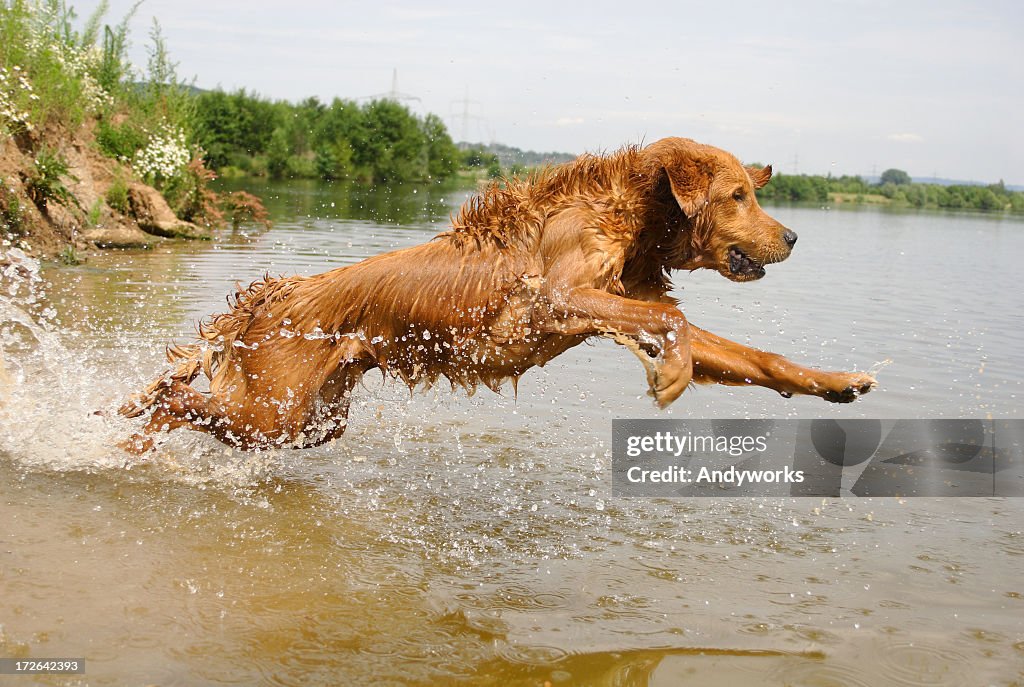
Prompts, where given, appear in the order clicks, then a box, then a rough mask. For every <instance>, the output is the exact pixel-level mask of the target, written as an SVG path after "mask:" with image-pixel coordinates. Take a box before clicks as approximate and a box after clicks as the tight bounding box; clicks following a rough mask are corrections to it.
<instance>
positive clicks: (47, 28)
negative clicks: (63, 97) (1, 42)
mask: <svg viewBox="0 0 1024 687" xmlns="http://www.w3.org/2000/svg"><path fill="white" fill-rule="evenodd" d="M57 10H58V5H56V4H53V3H50V4H44V3H41V2H38V3H36V4H35V6H34V7H33V8H32V17H33V21H31V22H29V25H28V35H27V36H26V38H25V45H26V47H27V48H28V50H29V53H30V54H32V55H35V56H39V55H41V54H42V53H44V52H49V54H50V55H52V56H53V59H54V60H56V62H57V64H58V65H60V68H61V71H62V72H64V73H65V74H68V75H70V76H73V77H74V78H75V79H77V80H78V82H79V84H80V86H81V96H82V100H83V104H84V105H85V109H86V110H87V111H88V112H91V113H93V114H98V113H99V112H101V111H102V110H103V109H104V108H106V107H107V106H109V105H110V104H112V103H113V98H112V97H111V96H110V94H109V93H107V92H106V91H105V90H104V89H103V87H102V86H100V84H99V81H97V80H96V77H95V74H97V73H99V69H100V64H101V62H102V61H103V54H102V51H101V50H100V48H99V46H97V45H90V46H76V45H69V44H68V43H67V41H65V40H64V38H63V37H61V36H59V35H58V34H57V31H56V28H55V27H57V26H59V25H60V21H59V18H58V17H57V15H56V12H57Z"/></svg>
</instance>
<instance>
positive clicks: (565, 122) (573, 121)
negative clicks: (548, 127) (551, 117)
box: [555, 117, 586, 126]
mask: <svg viewBox="0 0 1024 687" xmlns="http://www.w3.org/2000/svg"><path fill="white" fill-rule="evenodd" d="M585 121H586V120H585V119H583V117H559V118H558V119H556V120H555V126H576V125H577V124H582V123H583V122H585Z"/></svg>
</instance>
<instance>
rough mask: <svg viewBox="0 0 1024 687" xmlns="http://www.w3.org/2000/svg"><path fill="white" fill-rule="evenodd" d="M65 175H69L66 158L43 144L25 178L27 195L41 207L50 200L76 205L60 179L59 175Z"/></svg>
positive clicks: (75, 201) (76, 202)
mask: <svg viewBox="0 0 1024 687" xmlns="http://www.w3.org/2000/svg"><path fill="white" fill-rule="evenodd" d="M65 176H70V174H69V171H68V163H67V160H65V159H64V157H63V156H62V155H60V154H59V153H55V152H53V151H52V150H50V149H49V148H47V147H45V146H44V147H43V148H40V150H39V152H38V153H37V154H36V159H35V163H34V164H33V167H32V170H31V171H30V172H29V176H28V179H26V180H25V186H26V190H27V192H28V197H29V198H31V199H32V202H33V203H35V204H36V205H37V206H39V207H41V208H44V207H46V204H47V203H48V202H49V201H51V200H53V201H56V202H58V203H60V204H61V205H78V201H77V200H75V197H74V196H72V195H71V192H70V191H68V188H67V186H65V185H64V182H63V181H61V177H65ZM72 178H73V177H72Z"/></svg>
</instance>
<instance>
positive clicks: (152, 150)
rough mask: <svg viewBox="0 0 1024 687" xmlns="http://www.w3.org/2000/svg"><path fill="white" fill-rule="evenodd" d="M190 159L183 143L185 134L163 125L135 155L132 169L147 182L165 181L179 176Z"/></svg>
mask: <svg viewBox="0 0 1024 687" xmlns="http://www.w3.org/2000/svg"><path fill="white" fill-rule="evenodd" d="M191 159H192V152H191V151H190V150H189V148H188V143H187V142H186V141H185V133H184V132H183V131H182V130H181V129H178V128H175V127H171V126H167V125H165V126H164V127H162V128H161V129H160V131H158V132H156V133H155V134H153V135H152V136H151V137H150V139H149V143H147V144H146V146H145V147H144V148H141V149H140V150H139V151H138V152H137V153H135V158H134V159H133V160H132V168H133V169H134V170H135V172H136V174H138V175H139V176H140V177H142V178H143V179H146V180H147V181H150V182H160V181H167V180H168V179H173V178H175V177H178V176H180V175H181V173H182V172H183V171H184V170H185V165H187V164H188V162H189V160H191Z"/></svg>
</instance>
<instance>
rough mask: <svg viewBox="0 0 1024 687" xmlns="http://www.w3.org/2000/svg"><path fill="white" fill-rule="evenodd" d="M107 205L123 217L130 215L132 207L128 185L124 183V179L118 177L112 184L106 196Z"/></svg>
mask: <svg viewBox="0 0 1024 687" xmlns="http://www.w3.org/2000/svg"><path fill="white" fill-rule="evenodd" d="M106 199H107V205H109V206H110V207H112V208H114V209H115V210H117V211H118V212H120V213H121V214H122V215H126V214H128V210H129V209H130V206H129V204H128V184H126V183H125V182H124V179H122V178H121V177H117V178H116V179H114V182H113V183H112V184H110V187H109V188H108V189H107V194H106Z"/></svg>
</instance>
